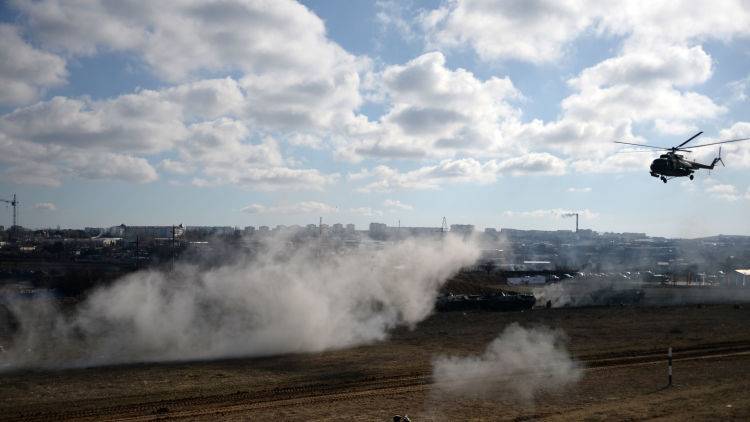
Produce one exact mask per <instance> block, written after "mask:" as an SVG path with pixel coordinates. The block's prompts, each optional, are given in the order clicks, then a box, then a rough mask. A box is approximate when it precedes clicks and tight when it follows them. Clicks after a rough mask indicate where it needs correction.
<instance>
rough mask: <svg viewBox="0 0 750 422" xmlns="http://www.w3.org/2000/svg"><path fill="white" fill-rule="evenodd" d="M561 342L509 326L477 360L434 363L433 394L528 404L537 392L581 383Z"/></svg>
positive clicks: (542, 331)
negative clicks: (501, 397) (499, 398)
mask: <svg viewBox="0 0 750 422" xmlns="http://www.w3.org/2000/svg"><path fill="white" fill-rule="evenodd" d="M562 340H563V336H562V334H561V333H560V332H558V331H550V330H549V329H546V328H530V329H525V328H523V327H521V326H520V325H518V324H516V323H513V324H511V325H509V326H508V327H506V328H505V330H503V332H502V333H501V334H500V336H498V337H497V338H496V339H495V340H494V341H493V342H492V343H490V344H489V346H487V349H486V350H485V351H484V353H483V354H482V355H481V356H468V357H458V356H441V357H438V358H437V359H435V360H434V362H433V372H432V376H433V380H434V382H435V385H436V386H437V391H438V392H440V393H444V394H448V395H456V396H490V395H495V394H498V393H504V394H506V395H508V394H510V395H513V396H515V397H516V398H518V399H521V400H524V401H530V400H533V398H534V397H535V396H536V395H537V394H539V393H540V392H542V391H551V390H559V389H562V388H564V387H566V386H568V385H570V384H574V383H576V382H577V381H578V380H579V379H580V378H581V375H582V373H581V369H580V368H579V367H578V365H577V364H576V363H575V362H574V361H573V360H572V359H571V357H570V355H569V354H568V351H567V349H566V348H565V346H564V345H563V341H562Z"/></svg>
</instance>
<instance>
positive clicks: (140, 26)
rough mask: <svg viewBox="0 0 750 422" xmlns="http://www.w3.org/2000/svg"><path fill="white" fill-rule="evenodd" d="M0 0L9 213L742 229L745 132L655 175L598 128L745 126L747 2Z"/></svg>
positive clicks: (3, 163) (100, 218)
mask: <svg viewBox="0 0 750 422" xmlns="http://www.w3.org/2000/svg"><path fill="white" fill-rule="evenodd" d="M0 4H1V5H0V18H1V20H2V23H0V86H2V89H0V197H9V196H10V195H12V194H13V193H17V194H18V196H19V199H20V201H21V202H22V207H21V209H20V210H21V223H22V224H23V225H24V226H28V227H43V226H56V225H61V226H65V227H83V226H110V225H115V224H120V223H125V224H131V225H136V224H172V223H184V224H188V225H237V226H245V225H261V224H271V225H275V224H295V223H296V224H307V223H315V222H317V219H318V217H319V216H322V217H323V219H324V221H326V222H329V223H332V222H337V221H338V222H342V223H349V222H352V223H355V224H357V226H358V227H360V228H364V227H365V226H366V225H367V224H368V223H369V222H371V221H379V222H384V223H387V224H391V225H396V224H397V222H398V221H399V220H401V224H402V225H404V226H439V225H440V223H441V219H442V217H443V216H446V217H447V219H448V223H449V224H454V223H473V224H475V225H477V226H478V227H480V228H484V227H516V228H539V229H567V228H572V226H573V224H574V222H573V221H572V220H570V219H567V218H564V217H563V215H564V214H565V213H566V212H569V211H579V212H580V213H581V215H582V219H581V226H582V227H586V228H593V229H595V230H599V231H641V232H642V231H645V232H647V233H649V234H652V235H667V236H688V237H694V236H702V235H711V234H718V233H724V234H746V235H750V218H749V217H750V177H749V176H748V175H749V174H750V173H748V171H750V142H747V143H745V144H744V145H742V143H738V144H732V145H729V146H725V147H724V150H723V155H724V161H725V162H726V164H727V166H728V167H727V168H722V169H720V170H718V171H714V172H712V173H711V174H710V175H709V174H708V173H707V172H700V173H698V174H697V177H696V179H695V180H694V181H692V182H690V181H687V180H673V181H670V182H669V183H668V184H666V185H665V184H663V183H661V182H660V181H658V180H657V179H654V178H651V177H650V176H649V175H648V164H649V162H650V160H651V159H653V158H654V156H653V155H650V154H648V153H632V152H631V153H627V152H625V153H623V152H622V148H620V147H619V146H617V145H615V144H613V143H612V141H614V140H629V141H634V142H648V143H652V144H654V145H660V146H671V145H674V144H677V143H680V142H681V141H682V140H684V139H687V138H688V137H690V136H691V135H693V134H694V133H696V132H698V131H699V130H702V131H704V135H703V136H702V137H700V138H698V141H696V142H697V143H700V142H710V141H715V140H720V139H731V138H739V137H748V136H750V111H748V110H749V109H750V108H749V107H748V106H750V3H748V2H747V1H743V0H737V1H731V0H725V1H721V0H718V1H717V0H711V1H708V0H694V1H687V0H686V1H684V2H679V1H644V2H640V3H638V2H621V1H611V2H610V1H569V2H562V1H557V0H554V1H553V0H550V1H546V0H532V1H515V0H512V1H487V0H472V1H468V0H467V1H425V2H417V1H413V2H411V1H405V0H402V1H396V0H394V1H377V2H375V1H373V2H370V1H351V0H336V1H334V0H320V1H303V2H301V3H297V2H294V1H286V0H258V1H251V0H222V1H202V0H183V1H175V2H167V1H160V2H153V1H147V0H142V1H114V0H111V1H107V0H102V1H89V0H86V1H83V0H80V1H79V0H71V1H62V0H41V1H33V2H32V1H14V0H11V1H7V2H2V3H0ZM698 151H700V153H698ZM716 152H717V151H716V150H715V149H713V148H711V147H709V148H703V149H702V150H696V153H695V154H693V157H694V158H696V159H699V160H705V161H709V160H710V159H711V158H712V156H713V155H715V154H716ZM0 211H2V215H1V216H0V217H1V218H2V223H0V224H5V225H8V224H9V222H10V210H9V209H7V208H5V207H3V209H1V210H0ZM6 220H7V221H6Z"/></svg>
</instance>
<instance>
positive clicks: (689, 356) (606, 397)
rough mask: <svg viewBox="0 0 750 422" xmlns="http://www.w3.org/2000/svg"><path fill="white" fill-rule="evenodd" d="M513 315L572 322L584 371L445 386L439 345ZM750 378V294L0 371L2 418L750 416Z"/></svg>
mask: <svg viewBox="0 0 750 422" xmlns="http://www.w3.org/2000/svg"><path fill="white" fill-rule="evenodd" d="M513 322H518V323H519V324H521V325H522V326H524V327H535V326H546V327H550V328H552V329H556V330H561V331H562V332H563V333H564V334H565V336H566V337H567V347H568V350H569V351H570V352H571V354H572V356H573V357H574V359H576V360H577V361H578V362H579V363H580V365H581V366H582V367H583V368H584V369H583V377H582V378H581V379H580V381H579V382H577V383H575V384H574V385H571V386H569V387H567V388H565V389H564V390H562V391H543V392H542V393H541V394H540V395H538V396H537V397H535V399H533V400H521V399H518V398H517V397H516V396H515V395H512V394H505V393H503V392H502V391H500V392H496V393H492V394H482V395H474V396H471V395H469V396H460V397H458V396H452V395H448V394H445V393H442V392H440V391H439V390H438V389H437V388H435V385H434V383H433V380H432V377H431V371H432V362H433V360H434V359H435V357H436V356H439V355H461V356H464V355H476V354H480V353H481V352H482V351H483V350H484V349H485V348H486V347H487V345H488V344H489V343H490V342H491V341H492V340H493V339H495V338H496V337H497V336H498V334H499V333H500V332H501V331H502V330H503V328H504V327H506V326H507V325H508V324H511V323H513ZM669 346H672V347H673V348H674V350H675V361H674V384H673V386H671V387H667V386H666V384H667V364H666V350H667V348H668V347H669ZM509 382H513V380H510V381H509ZM748 391H750V306H747V305H745V306H735V305H727V304H724V305H690V306H668V307H656V306H653V307H620V306H615V307H591V308H561V309H534V310H531V311H525V312H505V313H492V312H466V313H463V312H450V313H441V314H436V315H433V316H432V317H430V318H429V319H427V320H426V321H424V322H423V323H421V324H419V325H418V326H417V327H414V329H411V330H410V329H406V328H404V329H399V330H397V331H396V332H394V333H392V335H391V337H390V338H389V339H388V340H386V341H383V342H378V343H375V344H370V345H365V346H360V347H355V348H349V349H345V350H335V351H330V352H325V353H316V354H299V355H287V356H276V357H267V358H255V359H228V360H221V361H211V362H177V363H160V364H137V365H121V366H113V367H100V368H88V369H68V370H59V371H23V372H15V373H5V374H0V420H62V419H81V420H83V419H88V420H101V419H110V420H113V419H120V420H126V419H127V420H151V419H163V418H181V419H188V420H217V419H221V420H262V419H266V418H274V419H277V420H331V419H343V420H368V421H372V420H375V421H377V420H381V421H386V420H390V418H391V417H392V416H393V415H394V414H404V413H406V414H408V415H409V416H410V417H411V418H412V420H413V421H421V420H462V419H463V420H536V419H545V420H592V421H594V420H639V419H660V420H686V419H697V420H704V419H738V420H750V398H748V396H747V392H748Z"/></svg>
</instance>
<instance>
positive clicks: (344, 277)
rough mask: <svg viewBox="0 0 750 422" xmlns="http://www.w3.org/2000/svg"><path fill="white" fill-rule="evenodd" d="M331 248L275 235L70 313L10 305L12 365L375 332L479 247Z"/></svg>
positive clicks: (406, 320)
mask: <svg viewBox="0 0 750 422" xmlns="http://www.w3.org/2000/svg"><path fill="white" fill-rule="evenodd" d="M322 250H323V249H320V248H317V247H315V246H306V247H301V248H296V249H294V250H291V249H290V248H289V246H288V244H287V243H286V242H284V241H283V239H274V240H272V241H269V242H267V244H265V245H264V251H263V252H261V253H257V254H256V255H254V256H253V257H252V258H250V257H241V258H239V259H237V258H235V259H232V260H231V263H229V264H225V265H220V266H217V267H214V268H211V269H199V268H198V267H197V266H195V265H191V264H188V263H183V264H181V265H178V267H177V268H176V269H175V271H174V272H172V273H165V272H160V271H154V270H151V271H142V272H137V273H133V274H131V275H128V276H126V277H124V278H122V279H120V280H118V281H116V282H115V283H114V284H112V285H110V286H108V287H105V288H102V289H100V290H97V291H95V292H94V293H93V294H91V295H90V296H89V297H88V298H87V299H86V300H85V301H83V302H82V303H81V304H79V305H78V306H77V307H76V308H75V309H73V310H72V311H70V310H67V311H61V310H59V309H58V308H56V307H55V306H53V305H52V304H50V303H49V302H46V303H43V302H40V301H34V302H13V303H10V304H8V305H7V306H8V307H9V309H10V312H11V313H12V314H13V318H14V320H15V321H14V324H15V325H17V327H18V328H17V330H16V333H15V335H14V338H13V339H12V342H11V344H10V347H9V350H6V352H5V353H4V354H3V357H4V358H5V359H4V360H5V364H4V368H2V369H5V370H8V369H14V368H23V367H70V366H93V365H100V364H111V363H124V362H143V361H168V360H191V359H210V358H219V357H230V356H264V355H266V356H267V355H274V354H281V353H292V352H315V351H322V350H327V349H333V348H342V347H347V346H351V345H357V344H363V343H368V342H373V341H377V340H381V339H384V338H385V337H386V336H387V334H388V331H389V330H390V329H392V328H394V327H396V326H403V325H406V326H414V325H415V324H417V323H418V322H419V321H421V320H423V319H424V318H426V317H427V316H428V315H429V314H430V313H431V312H432V309H433V307H434V302H435V298H436V296H437V292H438V289H439V288H440V286H441V285H442V284H443V283H444V282H445V281H446V280H447V279H448V278H449V277H451V276H452V275H453V274H455V273H456V272H457V271H459V270H460V268H461V267H463V266H466V265H469V264H471V263H473V262H474V261H475V260H476V259H477V257H478V255H479V250H478V248H476V247H474V246H473V245H472V244H470V243H467V242H465V241H463V240H460V239H457V238H454V237H451V236H448V237H445V238H443V239H434V240H428V239H420V240H415V239H407V240H404V241H401V242H398V243H395V244H391V245H386V246H385V247H384V248H382V249H380V250H359V249H357V250H353V251H347V252H338V253H323V252H321V251H322ZM326 250H328V249H326ZM6 349H7V347H6Z"/></svg>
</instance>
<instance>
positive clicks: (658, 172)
mask: <svg viewBox="0 0 750 422" xmlns="http://www.w3.org/2000/svg"><path fill="white" fill-rule="evenodd" d="M701 134H703V132H698V133H696V134H695V135H693V136H691V137H690V138H688V140H687V141H685V142H683V143H681V144H680V145H677V146H674V147H671V148H664V147H656V146H653V145H645V144H634V143H632V142H621V141H615V143H616V144H625V145H636V146H639V147H646V148H653V149H659V150H664V151H667V153H666V154H662V155H660V156H659V158H657V159H655V160H654V161H653V162H651V171H650V173H651V176H652V177H658V178H660V179H661V181H662V182H664V183H667V180H670V179H672V178H675V177H689V178H690V180H693V173H695V172H696V171H697V170H700V169H706V170H709V171H710V170H713V169H714V166H715V165H716V164H717V163H721V165H722V166H724V160H722V159H721V147H719V155H718V156H717V157H716V158H714V159H713V161H711V164H702V163H699V162H696V161H690V160H688V159H686V158H685V156H684V155H682V154H678V153H677V152H678V151H679V152H692V151H690V150H687V149H685V148H683V147H684V146H685V145H686V144H687V143H688V142H690V141H692V140H693V139H695V138H697V137H699V136H700V135H701ZM748 139H750V138H740V139H729V140H726V141H719V142H711V143H709V144H701V145H693V146H691V147H690V148H691V149H693V148H703V147H708V146H711V145H719V144H727V143H730V142H739V141H747V140H748Z"/></svg>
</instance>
